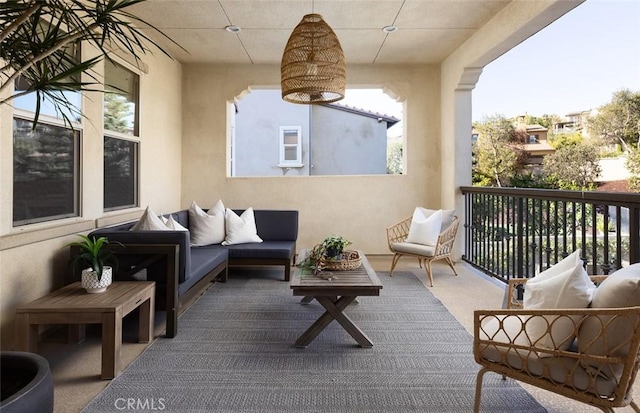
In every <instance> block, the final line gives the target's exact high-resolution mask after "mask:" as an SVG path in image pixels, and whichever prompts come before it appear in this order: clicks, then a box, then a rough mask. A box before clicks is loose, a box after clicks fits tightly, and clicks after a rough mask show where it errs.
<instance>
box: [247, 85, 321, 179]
mask: <svg viewBox="0 0 640 413" xmlns="http://www.w3.org/2000/svg"><path fill="white" fill-rule="evenodd" d="M277 92H279V91H277ZM236 105H237V108H238V109H237V110H238V113H237V114H236V128H235V176H283V175H288V176H293V175H309V151H308V149H309V119H310V108H311V107H310V106H308V105H296V104H293V103H288V102H285V101H284V100H282V99H281V98H280V95H279V93H274V91H273V90H253V91H251V92H249V93H247V94H246V95H244V96H243V97H242V99H239V100H238V101H237V102H236ZM280 126H300V127H302V137H301V144H302V164H303V167H301V168H282V167H280V166H278V164H279V162H280Z"/></svg>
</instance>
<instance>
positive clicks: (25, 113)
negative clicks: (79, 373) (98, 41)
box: [12, 22, 82, 226]
mask: <svg viewBox="0 0 640 413" xmlns="http://www.w3.org/2000/svg"><path fill="white" fill-rule="evenodd" d="M49 28H50V26H48V25H47V24H46V23H44V22H43V23H42V24H41V25H39V26H38V29H39V30H40V31H41V32H39V34H38V35H40V36H44V35H45V34H44V33H47V32H48V29H49ZM64 53H65V54H66V55H68V57H69V60H65V59H61V61H65V62H67V63H65V64H60V65H59V66H58V67H57V69H59V70H65V69H66V68H67V66H68V64H71V63H73V62H77V61H79V59H80V46H79V44H69V45H67V46H65V48H64ZM75 80H77V79H75ZM63 81H64V80H63ZM29 86H30V84H29V83H28V81H26V80H25V79H24V78H21V77H18V79H17V80H16V81H15V82H14V89H15V94H16V95H18V96H17V97H16V98H15V99H14V100H13V102H12V103H13V106H14V108H15V113H14V117H13V225H14V226H22V225H28V224H32V223H37V222H45V221H52V220H56V219H61V218H67V217H74V216H78V215H79V210H80V207H79V205H80V202H79V193H80V186H79V181H80V178H79V170H80V139H81V136H82V124H81V123H79V122H80V117H79V114H80V113H81V109H82V106H81V102H82V95H81V93H80V92H79V91H64V92H62V91H52V93H53V94H54V95H60V96H64V98H66V100H67V102H68V105H65V104H62V105H60V106H58V107H56V106H54V105H53V104H52V103H51V101H50V99H44V100H40V102H38V99H37V96H36V93H35V92H31V93H27V94H24V95H21V94H22V93H23V92H25V91H27V90H28V88H29ZM20 95H21V96H20ZM38 103H40V105H41V106H40V117H39V119H38V124H37V125H35V128H34V117H35V111H36V105H37V104H38ZM70 122H72V123H73V125H70V124H69V123H70Z"/></svg>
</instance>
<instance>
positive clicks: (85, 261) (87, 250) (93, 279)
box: [69, 235, 123, 294]
mask: <svg viewBox="0 0 640 413" xmlns="http://www.w3.org/2000/svg"><path fill="white" fill-rule="evenodd" d="M78 236H79V237H80V238H82V241H78V242H72V243H71V244H69V245H70V246H72V247H77V248H79V252H78V254H76V256H75V257H73V267H74V270H75V268H76V267H77V265H78V264H79V263H82V265H88V267H85V268H84V269H83V270H82V287H83V288H84V289H85V290H87V292H88V293H92V294H93V293H102V292H104V291H106V289H107V287H108V286H109V285H111V282H112V277H113V268H112V267H111V266H110V265H107V264H112V265H117V258H116V256H115V255H114V254H113V253H112V252H111V250H110V249H109V248H107V245H109V240H108V239H107V238H106V237H99V238H96V237H92V238H89V237H87V236H86V235H78ZM116 244H118V245H120V246H123V245H122V244H121V243H119V242H116Z"/></svg>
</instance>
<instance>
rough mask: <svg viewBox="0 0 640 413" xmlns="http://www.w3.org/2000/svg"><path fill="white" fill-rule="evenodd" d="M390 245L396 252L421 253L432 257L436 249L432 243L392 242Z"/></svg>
mask: <svg viewBox="0 0 640 413" xmlns="http://www.w3.org/2000/svg"><path fill="white" fill-rule="evenodd" d="M391 247H392V248H393V250H394V251H396V252H404V253H407V254H415V255H423V256H425V257H433V255H434V254H435V250H436V248H435V246H432V245H422V244H412V243H410V242H394V243H393V244H391Z"/></svg>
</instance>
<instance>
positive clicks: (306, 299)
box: [300, 295, 313, 305]
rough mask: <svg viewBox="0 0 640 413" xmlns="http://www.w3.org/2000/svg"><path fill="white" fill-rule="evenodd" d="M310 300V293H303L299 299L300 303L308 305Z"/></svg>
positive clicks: (311, 298)
mask: <svg viewBox="0 0 640 413" xmlns="http://www.w3.org/2000/svg"><path fill="white" fill-rule="evenodd" d="M311 301H313V297H312V296H310V295H305V296H304V297H302V300H300V304H302V305H308V304H309V303H310V302H311Z"/></svg>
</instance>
